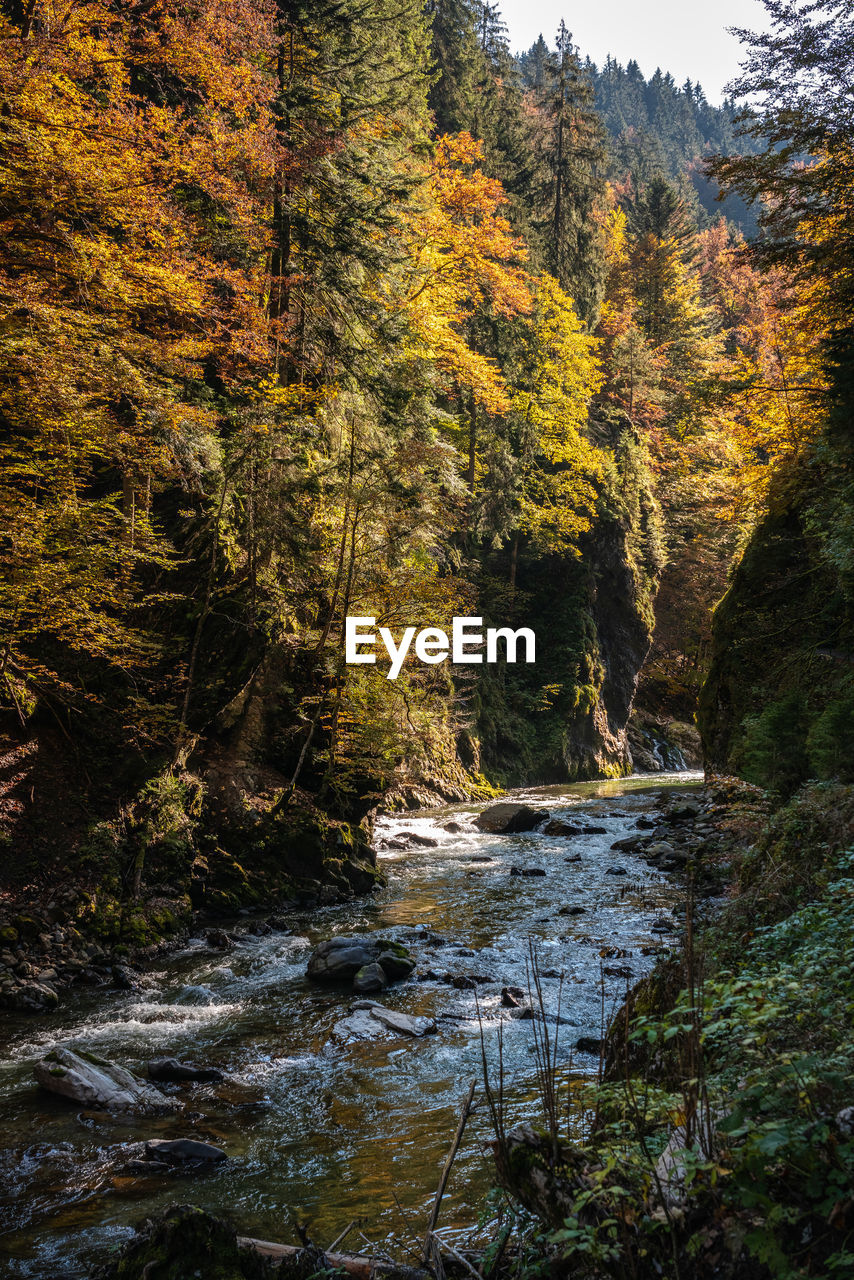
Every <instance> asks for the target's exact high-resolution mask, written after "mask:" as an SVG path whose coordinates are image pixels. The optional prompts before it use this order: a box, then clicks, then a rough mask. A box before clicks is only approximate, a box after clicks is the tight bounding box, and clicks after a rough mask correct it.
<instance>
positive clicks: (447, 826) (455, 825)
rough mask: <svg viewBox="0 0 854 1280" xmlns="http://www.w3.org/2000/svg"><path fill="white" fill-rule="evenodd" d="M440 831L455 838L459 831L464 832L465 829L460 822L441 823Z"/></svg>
mask: <svg viewBox="0 0 854 1280" xmlns="http://www.w3.org/2000/svg"><path fill="white" fill-rule="evenodd" d="M442 830H443V831H449V832H450V833H451V835H452V836H456V835H459V833H460V832H461V831H465V827H464V826H463V825H462V823H461V822H444V823H442Z"/></svg>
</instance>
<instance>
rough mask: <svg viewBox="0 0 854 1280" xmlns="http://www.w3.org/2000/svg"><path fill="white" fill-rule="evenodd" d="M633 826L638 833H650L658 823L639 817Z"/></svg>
mask: <svg viewBox="0 0 854 1280" xmlns="http://www.w3.org/2000/svg"><path fill="white" fill-rule="evenodd" d="M635 826H636V827H637V829H638V830H639V831H652V830H654V828H655V827H657V826H658V823H657V822H655V821H654V820H653V819H652V818H644V817H643V816H641V817H640V818H638V820H637V822H636V823H635Z"/></svg>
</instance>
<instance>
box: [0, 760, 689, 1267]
mask: <svg viewBox="0 0 854 1280" xmlns="http://www.w3.org/2000/svg"><path fill="white" fill-rule="evenodd" d="M700 781H701V775H699V774H696V773H679V774H670V775H654V776H646V777H644V776H641V777H632V778H627V779H622V780H620V781H615V782H600V783H586V784H579V785H575V786H563V787H548V788H538V789H535V790H530V791H524V792H515V793H513V796H512V797H511V798H513V799H520V800H524V801H526V802H527V803H529V804H533V805H535V806H539V807H542V808H544V809H548V810H549V811H550V813H551V814H552V815H553V816H556V817H563V818H567V819H571V820H572V821H573V822H578V820H579V819H582V820H583V824H586V825H595V826H601V827H604V828H605V833H604V834H588V835H582V836H576V837H570V838H567V837H550V836H545V835H543V834H540V833H538V832H531V833H527V834H524V835H516V836H506V835H504V836H494V835H485V834H482V833H480V832H478V831H476V830H474V829H470V828H468V826H467V824H468V820H469V819H470V818H471V817H472V816H473V814H474V812H475V807H474V806H459V805H457V806H454V807H453V808H447V809H442V810H435V811H432V812H431V813H430V814H429V815H421V816H418V817H409V816H403V817H400V818H390V819H383V820H382V822H381V824H380V827H379V829H378V837H380V838H382V837H384V836H389V835H392V836H393V835H394V834H395V833H398V832H417V833H420V834H422V835H426V836H429V837H431V838H433V839H438V841H439V843H438V846H437V847H429V848H428V847H424V848H416V849H413V850H411V851H406V852H401V851H395V850H391V851H388V852H385V853H381V854H380V855H379V856H380V861H381V865H382V866H383V869H384V870H385V872H386V873H387V875H388V884H387V887H386V888H384V889H382V890H381V891H379V892H378V893H376V894H374V895H373V896H372V897H370V898H369V899H365V900H359V901H355V902H352V903H348V904H346V905H344V906H336V907H326V908H321V909H315V910H313V911H312V912H311V913H302V914H301V913H299V912H295V913H293V914H292V916H289V917H288V920H287V923H288V925H289V926H290V928H291V929H292V933H290V934H284V933H282V932H274V933H271V934H269V935H267V936H265V937H255V936H252V935H251V934H250V933H248V932H241V933H240V938H239V942H238V945H236V946H235V947H234V949H233V950H231V951H229V952H227V953H219V952H215V951H213V950H212V949H211V948H210V947H209V946H208V945H207V944H206V943H205V942H204V940H203V939H201V938H199V939H193V940H191V941H190V943H189V944H188V945H187V946H186V947H184V948H183V949H182V950H181V951H179V952H175V953H173V954H171V955H169V956H168V957H167V958H165V959H163V960H162V961H161V962H160V966H159V968H158V969H157V970H155V971H153V972H149V973H147V974H146V975H145V978H144V986H143V988H142V990H140V991H136V992H118V991H112V990H110V991H107V990H101V991H93V992H88V991H87V992H81V993H80V994H79V995H77V994H76V993H75V994H74V995H72V996H71V997H70V998H68V999H67V1001H66V1003H65V1005H64V1006H63V1007H62V1008H60V1010H59V1011H58V1012H57V1013H55V1014H53V1015H50V1016H39V1017H30V1018H27V1017H25V1016H17V1015H15V1016H6V1017H5V1025H6V1032H7V1044H6V1047H5V1048H4V1049H3V1050H2V1057H1V1058H0V1145H2V1146H3V1147H4V1148H5V1150H4V1152H3V1155H2V1169H1V1170H0V1177H2V1186H0V1232H2V1233H3V1234H2V1237H0V1257H2V1255H3V1253H4V1252H5V1253H6V1257H7V1260H6V1262H5V1264H4V1266H5V1270H4V1271H3V1275H4V1276H9V1277H10V1280H11V1278H12V1277H15V1278H18V1277H21V1278H23V1277H28V1278H29V1277H47V1276H50V1277H51V1280H59V1277H63V1278H65V1277H67V1278H68V1280H71V1278H72V1277H74V1278H78V1277H83V1276H86V1275H88V1274H89V1268H90V1266H91V1264H92V1263H93V1262H95V1261H98V1262H101V1261H104V1260H105V1259H106V1258H108V1257H109V1255H110V1253H111V1251H112V1250H115V1249H117V1248H119V1247H120V1246H121V1243H122V1242H123V1241H124V1240H125V1239H126V1238H127V1236H128V1234H129V1233H130V1231H131V1228H132V1226H133V1224H134V1223H138V1222H140V1221H141V1220H142V1219H143V1218H144V1217H145V1216H146V1215H147V1214H148V1213H150V1212H151V1211H152V1210H156V1209H157V1208H158V1207H162V1206H165V1205H167V1204H169V1203H174V1202H176V1201H177V1202H186V1201H191V1202H193V1203H196V1204H200V1205H202V1206H204V1207H205V1208H207V1209H210V1210H211V1211H212V1212H214V1213H218V1214H224V1215H226V1216H228V1217H229V1218H230V1219H231V1220H232V1221H234V1223H235V1224H236V1225H238V1226H239V1227H240V1230H241V1232H242V1233H243V1234H247V1235H254V1236H260V1237H262V1238H265V1239H268V1240H281V1241H284V1242H294V1241H295V1240H296V1233H295V1223H296V1222H297V1221H299V1222H301V1223H304V1224H306V1225H307V1227H308V1230H309V1234H310V1235H311V1237H312V1239H313V1240H314V1241H315V1242H316V1243H318V1244H319V1245H321V1246H325V1247H328V1245H329V1244H330V1243H331V1242H332V1240H333V1239H334V1238H335V1237H336V1236H337V1234H338V1233H339V1231H341V1230H343V1228H344V1227H346V1226H347V1225H348V1223H349V1222H350V1221H351V1220H353V1219H358V1220H359V1223H360V1225H359V1227H358V1228H357V1229H354V1230H353V1231H352V1232H351V1234H350V1236H349V1237H348V1241H347V1245H348V1247H349V1248H351V1249H353V1251H359V1250H366V1249H367V1244H366V1241H370V1242H371V1243H372V1244H374V1245H384V1246H385V1247H386V1248H389V1249H390V1250H391V1251H392V1252H398V1253H400V1251H401V1249H402V1247H403V1246H402V1244H401V1241H404V1240H407V1239H411V1238H412V1236H413V1235H415V1236H417V1235H419V1233H420V1234H423V1231H424V1227H425V1224H426V1219H427V1214H428V1211H429V1205H430V1203H431V1202H432V1198H433V1194H434V1192H435V1187H436V1183H437V1180H438V1175H439V1171H440V1169H441V1165H442V1161H443V1159H444V1156H445V1153H446V1151H447V1148H448V1145H449V1142H450V1139H451V1136H452V1134H453V1131H454V1128H455V1124H456V1119H457V1114H458V1110H459V1106H460V1101H461V1099H462V1097H463V1096H464V1095H465V1092H466V1090H467V1087H468V1085H469V1083H470V1082H471V1080H472V1079H474V1078H477V1079H478V1081H479V1082H480V1078H481V1075H482V1068H481V1043H482V1042H481V1030H480V1028H481V1025H482V1027H483V1043H484V1046H485V1049H486V1055H487V1059H488V1062H489V1063H490V1069H491V1070H492V1071H495V1070H496V1064H497V1042H498V1034H497V1032H498V1028H499V1026H501V1027H502V1028H503V1044H504V1047H503V1056H504V1064H505V1073H506V1077H507V1081H508V1091H509V1096H510V1111H511V1116H512V1119H514V1120H517V1119H523V1118H527V1117H533V1118H536V1115H537V1107H538V1102H537V1095H536V1089H535V1057H534V1055H533V1051H532V1050H533V1032H532V1025H533V1024H532V1023H531V1022H530V1021H520V1020H518V1019H516V1018H514V1017H513V1016H512V1012H513V1011H511V1010H508V1009H506V1008H504V1007H502V1003H501V989H502V987H503V986H507V985H511V984H512V985H516V986H520V987H523V988H524V987H526V986H527V979H526V960H527V956H528V949H529V945H530V944H533V945H534V946H535V948H536V952H537V956H538V963H539V966H540V969H541V970H542V971H543V973H544V974H546V975H549V976H545V977H544V978H543V987H544V991H545V1002H546V1007H547V1010H548V1011H549V1013H557V1004H558V998H559V996H560V1006H561V1007H560V1014H561V1018H562V1019H563V1021H562V1023H561V1025H560V1027H559V1035H560V1041H559V1050H558V1061H559V1064H560V1070H561V1071H562V1072H563V1073H564V1074H568V1075H571V1076H573V1077H577V1076H579V1075H584V1074H590V1073H591V1072H595V1070H596V1067H597V1059H596V1057H594V1056H592V1055H590V1054H585V1053H579V1052H577V1051H576V1050H575V1044H576V1041H577V1040H578V1039H579V1038H580V1037H593V1038H595V1037H598V1036H599V1035H600V1033H601V1030H600V1029H601V1025H602V1017H603V1008H604V1010H605V1014H606V1016H607V1015H608V1014H609V1013H610V1012H611V1011H612V1010H613V1009H614V1008H615V1007H616V1006H617V1005H618V1004H619V1003H620V1001H621V1000H622V998H623V996H624V994H625V990H626V985H627V981H629V980H631V981H634V980H636V979H637V978H638V977H639V976H641V975H642V974H643V973H644V972H646V971H648V970H649V969H650V968H651V967H652V965H653V963H654V953H655V950H656V948H659V949H660V948H661V947H662V946H666V945H667V944H668V941H669V942H671V943H672V942H673V941H674V936H675V935H674V933H667V932H665V931H664V928H663V926H662V924H661V922H660V918H661V917H662V916H664V917H666V918H669V919H671V920H672V921H673V924H674V928H678V921H679V918H680V913H681V909H682V894H681V889H680V886H679V883H678V882H677V881H674V880H672V879H670V878H669V877H666V876H663V875H661V874H660V873H659V872H657V871H655V870H653V869H651V868H649V867H647V866H646V864H645V863H643V862H642V861H640V860H639V859H638V858H636V857H633V856H631V855H627V854H623V853H615V852H611V845H612V844H613V842H614V841H615V840H618V839H620V838H622V837H624V836H626V835H628V834H630V833H631V834H634V833H635V831H636V827H635V823H636V821H637V818H638V817H639V816H640V814H642V813H646V812H650V811H651V812H654V809H655V802H656V800H657V798H658V795H659V794H660V792H661V791H662V790H663V789H670V788H673V787H680V788H681V787H686V786H688V787H691V786H696V785H697V784H698V783H699V782H700ZM449 821H452V822H456V823H458V824H462V825H463V827H464V829H463V831H461V832H457V833H454V834H451V833H449V832H447V831H445V830H444V824H445V823H447V822H449ZM579 854H580V855H581V860H580V861H577V860H569V859H575V858H576V857H577V855H579ZM514 865H515V866H518V867H538V868H542V869H543V870H544V871H545V872H546V874H545V876H541V877H530V878H528V877H521V876H515V875H514V876H511V875H510V868H511V866H514ZM613 868H622V869H624V870H625V872H626V873H627V874H623V875H614V874H612V873H611V869H613ZM572 907H577V908H583V912H579V913H578V914H567V913H565V912H564V913H563V914H561V909H562V908H572ZM249 923H251V918H247V919H244V920H243V922H242V923H241V924H240V925H238V926H237V927H238V930H243V931H245V930H246V928H247V925H248V924H249ZM653 924H656V925H657V927H656V928H655V929H653V927H652V926H653ZM377 930H379V931H382V933H383V936H389V937H393V938H395V939H398V940H400V941H402V942H404V943H405V944H406V945H407V946H409V947H410V948H411V950H412V953H413V956H414V958H415V959H416V960H417V961H418V975H416V976H420V977H422V978H423V977H424V976H425V975H428V974H430V973H432V974H433V975H434V976H432V977H429V976H428V977H427V980H426V981H411V982H408V983H406V984H402V985H398V986H394V987H391V988H390V989H389V990H388V991H387V992H386V993H384V994H383V996H382V1002H383V1003H384V1004H386V1005H387V1006H388V1007H389V1008H394V1009H400V1010H404V1011H406V1012H408V1013H413V1014H424V1015H429V1016H432V1017H435V1018H436V1019H437V1021H438V1026H439V1034H437V1035H434V1036H429V1037H424V1038H423V1039H419V1040H405V1041H402V1040H400V1039H396V1038H394V1037H393V1036H392V1035H391V1034H390V1033H388V1034H387V1035H386V1034H385V1033H383V1035H382V1038H380V1039H377V1040H372V1041H364V1040H352V1039H348V1038H347V1037H346V1036H342V1035H341V1034H340V1033H337V1032H336V1024H338V1023H340V1020H341V1018H342V1017H343V1016H344V1014H345V1013H346V1010H347V1005H348V1003H349V1002H350V1000H351V999H352V996H348V995H347V994H346V993H344V992H340V991H332V990H329V989H325V988H322V987H317V986H314V985H312V984H310V983H308V982H307V980H306V978H305V967H306V962H307V959H308V956H309V954H310V951H311V948H312V946H313V945H314V944H315V943H317V942H318V941H320V940H322V939H324V938H328V937H331V936H333V935H336V934H349V933H357V932H364V931H377ZM608 951H610V952H611V955H610V956H603V953H605V952H608ZM606 967H607V968H613V969H620V968H627V969H628V970H630V972H631V979H629V978H628V976H627V975H626V974H625V973H623V974H622V975H619V974H612V975H607V974H603V968H606ZM446 975H450V976H451V977H452V978H453V977H457V978H463V977H466V976H468V977H472V976H473V977H475V978H477V979H478V983H477V986H476V987H475V988H473V989H456V988H455V987H454V986H453V985H451V984H450V983H449V982H447V981H445V980H443V979H445V977H446ZM485 978H486V979H490V981H488V982H485V981H483V979H485ZM478 1009H479V1011H480V1021H479V1020H478ZM57 1043H61V1044H66V1045H69V1046H71V1047H75V1046H85V1047H87V1048H90V1049H92V1050H93V1051H94V1052H96V1053H99V1054H101V1055H102V1056H103V1057H106V1058H110V1059H112V1060H114V1061H117V1062H120V1063H122V1064H124V1065H126V1066H129V1067H131V1069H136V1070H138V1071H139V1072H140V1074H144V1064H145V1062H146V1060H147V1059H148V1058H150V1057H156V1056H167V1055H168V1056H174V1057H178V1058H184V1059H189V1060H193V1061H196V1062H198V1063H200V1064H204V1065H212V1066H217V1067H219V1068H221V1069H222V1070H223V1071H225V1072H226V1073H227V1080H226V1082H225V1083H223V1084H218V1085H193V1086H185V1087H183V1088H182V1090H181V1093H182V1096H183V1097H185V1098H186V1099H187V1105H186V1108H185V1110H184V1112H183V1113H182V1115H181V1116H180V1117H178V1118H176V1117H174V1116H173V1117H169V1118H167V1119H163V1120H144V1121H143V1120H136V1121H134V1120H128V1119H121V1120H118V1119H115V1118H109V1117H107V1116H105V1115H103V1114H96V1113H93V1114H87V1113H85V1112H83V1113H81V1112H79V1111H78V1110H76V1109H75V1108H74V1107H73V1106H71V1105H70V1104H67V1103H64V1102H62V1101H61V1100H60V1099H57V1098H54V1097H52V1096H50V1095H47V1094H45V1093H43V1092H41V1091H40V1090H39V1089H38V1088H37V1087H36V1086H35V1084H34V1082H33V1080H32V1075H31V1071H32V1063H33V1061H34V1060H35V1059H36V1058H37V1056H38V1055H39V1053H40V1052H41V1051H43V1050H45V1049H47V1048H49V1047H51V1046H52V1045H54V1044H57ZM181 1136H191V1137H196V1138H200V1139H202V1140H206V1141H210V1142H214V1143H216V1144H217V1145H219V1146H222V1147H223V1148H224V1149H225V1150H226V1151H227V1152H228V1155H229V1157H230V1159H229V1160H228V1162H227V1163H226V1164H224V1165H221V1166H218V1167H217V1168H216V1169H215V1170H214V1171H212V1172H210V1173H206V1174H198V1173H196V1174H194V1175H190V1174H186V1173H185V1174H180V1173H176V1174H173V1175H170V1176H160V1177H147V1176H146V1177H140V1176H130V1175H128V1174H127V1173H126V1172H125V1171H123V1165H124V1164H125V1162H126V1159H127V1145H128V1144H129V1143H132V1142H139V1141H140V1140H142V1139H144V1138H149V1137H181ZM489 1137H490V1130H489V1122H488V1116H487V1114H486V1108H485V1107H483V1106H481V1107H480V1108H479V1109H478V1110H477V1111H476V1112H475V1114H474V1116H473V1118H472V1121H471V1122H470V1125H469V1129H468V1130H467V1134H466V1138H465V1141H464V1143H463V1146H462V1148H461V1151H460V1154H459V1157H458V1159H457V1162H456V1164H455V1167H454V1171H453V1176H452V1180H451V1184H450V1187H449V1190H448V1193H447V1195H446V1198H445V1201H444V1203H443V1210H442V1224H443V1225H444V1226H445V1227H446V1229H447V1231H448V1236H449V1239H451V1240H453V1239H454V1238H457V1239H462V1238H464V1235H465V1233H466V1232H467V1231H469V1230H470V1229H471V1228H472V1226H473V1224H475V1223H476V1221H477V1219H478V1216H479V1215H480V1214H481V1212H482V1210H483V1197H484V1193H485V1192H486V1191H487V1190H488V1188H489V1186H490V1185H491V1180H492V1179H491V1170H490V1162H489V1157H488V1153H487V1151H486V1150H485V1146H486V1143H487V1141H488V1139H489ZM401 1256H402V1255H401Z"/></svg>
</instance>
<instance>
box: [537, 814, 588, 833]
mask: <svg viewBox="0 0 854 1280" xmlns="http://www.w3.org/2000/svg"><path fill="white" fill-rule="evenodd" d="M543 835H545V836H580V835H583V828H582V827H574V826H573V825H572V823H571V822H564V821H563V820H562V819H561V818H552V820H551V822H547V823H546V825H545V826H544V827H543Z"/></svg>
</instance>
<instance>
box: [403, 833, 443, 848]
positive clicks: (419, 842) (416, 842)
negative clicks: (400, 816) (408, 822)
mask: <svg viewBox="0 0 854 1280" xmlns="http://www.w3.org/2000/svg"><path fill="white" fill-rule="evenodd" d="M395 837H396V838H397V839H398V840H405V841H406V843H407V846H408V847H409V848H410V849H436V848H438V846H439V841H438V840H436V839H435V838H434V837H433V836H424V835H422V834H421V832H420V831H396V832H395Z"/></svg>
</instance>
